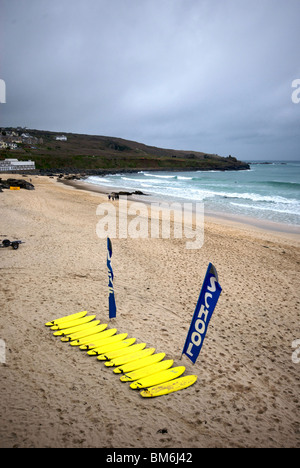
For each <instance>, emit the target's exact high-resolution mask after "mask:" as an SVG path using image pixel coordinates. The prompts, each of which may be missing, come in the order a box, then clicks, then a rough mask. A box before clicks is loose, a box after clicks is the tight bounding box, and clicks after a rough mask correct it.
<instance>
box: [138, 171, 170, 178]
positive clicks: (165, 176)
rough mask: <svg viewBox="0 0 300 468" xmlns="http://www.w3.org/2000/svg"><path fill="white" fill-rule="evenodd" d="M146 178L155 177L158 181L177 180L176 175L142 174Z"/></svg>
mask: <svg viewBox="0 0 300 468" xmlns="http://www.w3.org/2000/svg"><path fill="white" fill-rule="evenodd" d="M142 174H144V176H146V177H155V178H157V179H175V178H176V177H177V176H175V175H158V174H149V173H148V172H142Z"/></svg>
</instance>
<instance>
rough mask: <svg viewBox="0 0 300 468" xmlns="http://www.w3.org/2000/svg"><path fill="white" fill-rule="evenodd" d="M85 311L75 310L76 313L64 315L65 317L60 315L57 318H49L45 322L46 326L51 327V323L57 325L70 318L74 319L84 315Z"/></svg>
mask: <svg viewBox="0 0 300 468" xmlns="http://www.w3.org/2000/svg"><path fill="white" fill-rule="evenodd" d="M86 314H87V311H86V310H84V311H83V312H76V314H71V315H66V316H65V317H61V318H58V319H54V320H51V321H50V322H47V323H45V325H46V327H53V325H58V324H59V323H62V322H69V321H71V320H76V319H79V318H82V317H85V316H86Z"/></svg>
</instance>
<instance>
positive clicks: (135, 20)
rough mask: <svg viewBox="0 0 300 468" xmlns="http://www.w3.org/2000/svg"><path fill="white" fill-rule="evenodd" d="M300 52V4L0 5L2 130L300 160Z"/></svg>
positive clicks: (91, 0)
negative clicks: (298, 100) (32, 130)
mask: <svg viewBox="0 0 300 468" xmlns="http://www.w3.org/2000/svg"><path fill="white" fill-rule="evenodd" d="M299 45H300V0H0V79H3V80H5V83H6V103H5V104H0V126H3V127H5V126H26V127H28V128H37V129H44V130H52V131H62V132H75V133H88V134H96V135H108V136H119V137H122V138H126V139H131V140H136V141H140V142H142V143H146V144H150V145H154V146H161V147H165V148H173V149H185V150H194V151H196V150H198V151H205V152H208V153H218V154H220V155H223V156H227V155H228V154H231V155H234V156H236V157H237V158H239V159H244V160H249V159H299V160H300V103H299V104H295V103H293V102H292V93H293V91H296V90H295V89H293V88H292V82H293V81H294V80H296V79H300V47H299ZM299 97H300V86H299Z"/></svg>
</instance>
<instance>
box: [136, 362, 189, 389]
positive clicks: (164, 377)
mask: <svg viewBox="0 0 300 468" xmlns="http://www.w3.org/2000/svg"><path fill="white" fill-rule="evenodd" d="M184 371H185V367H184V366H179V367H172V368H171V369H168V370H166V371H162V372H158V373H157V374H153V375H150V376H149V377H145V378H144V379H140V380H137V381H136V382H133V383H132V384H130V388H133V389H139V388H147V387H153V386H154V385H159V384H162V383H165V382H169V380H173V379H176V378H178V377H180V376H181V375H182V374H183V373H184Z"/></svg>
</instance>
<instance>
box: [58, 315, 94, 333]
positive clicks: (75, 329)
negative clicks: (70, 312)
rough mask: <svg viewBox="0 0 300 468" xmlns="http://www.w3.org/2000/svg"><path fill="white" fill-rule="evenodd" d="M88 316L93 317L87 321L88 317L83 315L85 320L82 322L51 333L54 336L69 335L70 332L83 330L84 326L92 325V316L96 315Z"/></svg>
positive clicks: (90, 326)
mask: <svg viewBox="0 0 300 468" xmlns="http://www.w3.org/2000/svg"><path fill="white" fill-rule="evenodd" d="M90 317H93V318H92V319H90V320H89V321H87V318H88V317H85V319H86V321H85V322H84V323H81V324H78V325H76V326H75V327H71V328H64V329H63V330H57V331H55V332H54V333H53V335H54V336H67V335H71V334H72V333H77V332H79V331H82V330H85V329H86V328H92V327H93V326H94V318H95V317H96V316H95V315H91V316H90ZM82 320H84V319H82ZM99 322H100V321H99Z"/></svg>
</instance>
